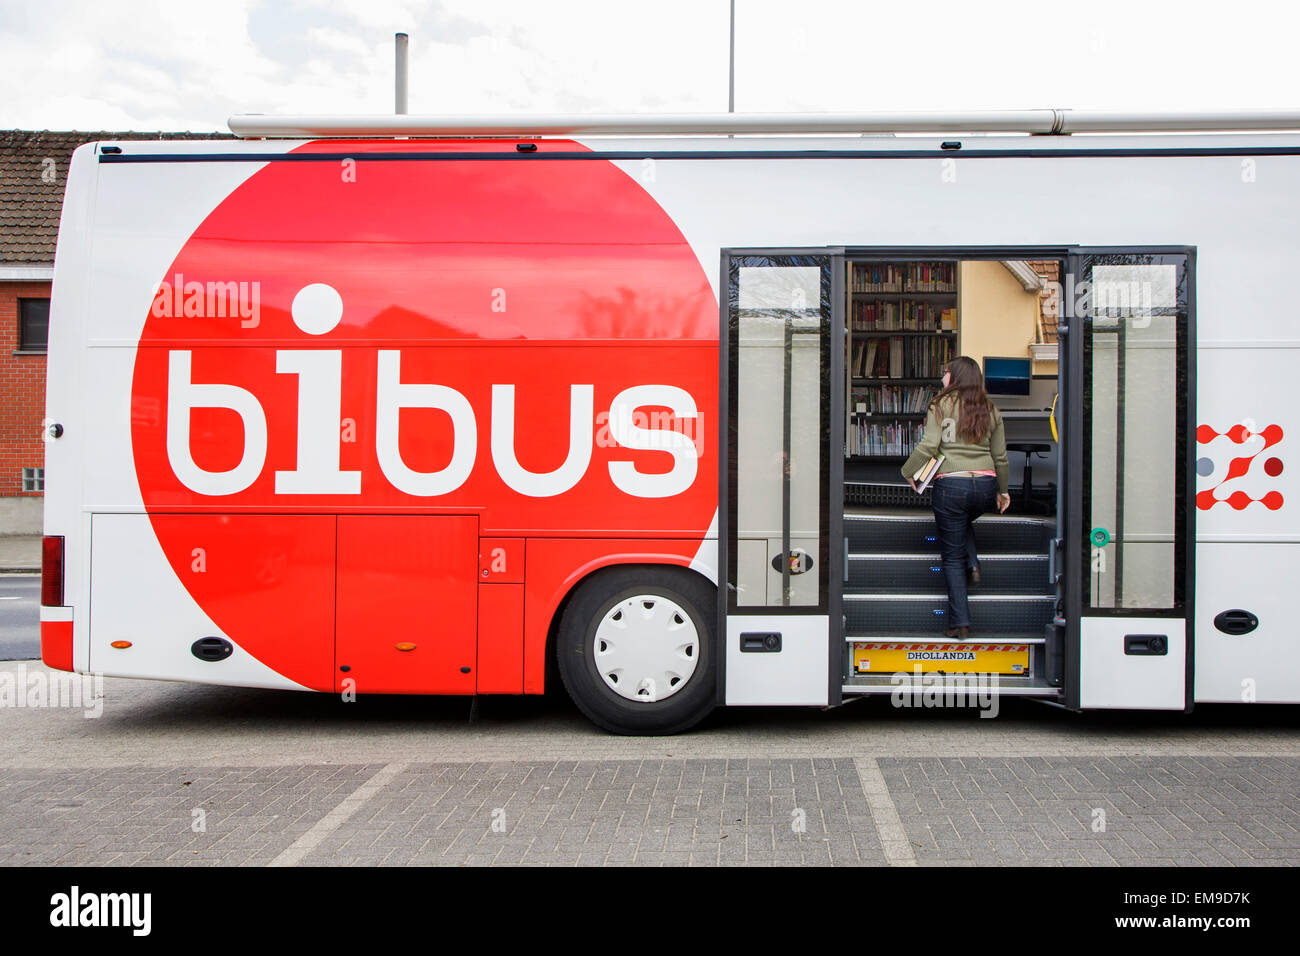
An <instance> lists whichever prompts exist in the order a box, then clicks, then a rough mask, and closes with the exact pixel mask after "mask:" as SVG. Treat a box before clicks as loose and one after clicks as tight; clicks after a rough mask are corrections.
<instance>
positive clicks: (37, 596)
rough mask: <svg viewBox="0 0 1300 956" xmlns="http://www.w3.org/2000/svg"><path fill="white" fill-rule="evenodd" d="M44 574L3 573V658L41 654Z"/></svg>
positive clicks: (0, 615) (0, 645)
mask: <svg viewBox="0 0 1300 956" xmlns="http://www.w3.org/2000/svg"><path fill="white" fill-rule="evenodd" d="M40 605H41V576H40V575H39V574H0V661H25V660H33V659H35V658H39V657H40V656H41V624H40V613H41V609H40Z"/></svg>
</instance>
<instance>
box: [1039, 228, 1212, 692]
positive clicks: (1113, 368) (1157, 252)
mask: <svg viewBox="0 0 1300 956" xmlns="http://www.w3.org/2000/svg"><path fill="white" fill-rule="evenodd" d="M1193 286H1194V251H1193V250H1191V249H1186V248H1175V249H1168V248H1161V249H1144V248H1140V249H1079V250H1076V251H1075V252H1074V254H1073V255H1071V256H1070V259H1069V269H1068V273H1067V276H1066V282H1065V283H1064V288H1063V294H1064V298H1065V307H1066V308H1065V315H1066V316H1067V328H1066V334H1065V336H1064V338H1065V348H1064V352H1063V356H1064V358H1065V365H1066V367H1065V369H1064V374H1063V376H1062V402H1063V403H1064V404H1065V406H1066V408H1067V415H1066V416H1065V418H1064V422H1063V428H1064V435H1063V436H1062V437H1063V446H1062V448H1063V451H1064V454H1065V456H1066V461H1065V462H1064V463H1063V465H1062V469H1061V474H1062V476H1063V479H1064V480H1065V482H1066V483H1067V484H1066V486H1065V487H1063V491H1062V502H1061V503H1062V505H1063V506H1064V507H1063V508H1062V510H1061V511H1060V512H1059V514H1060V520H1061V525H1060V527H1061V529H1062V530H1061V532H1059V536H1058V538H1057V545H1058V547H1057V548H1056V551H1055V555H1054V557H1056V559H1057V561H1058V567H1061V568H1062V578H1061V579H1060V583H1061V585H1062V588H1063V591H1064V598H1065V601H1064V606H1065V615H1064V621H1063V622H1062V621H1059V620H1058V625H1060V626H1063V627H1064V635H1063V637H1064V648H1063V650H1064V683H1065V704H1066V706H1068V707H1072V708H1076V709H1077V708H1134V709H1154V710H1183V709H1186V708H1188V707H1190V706H1191V702H1192V694H1191V687H1192V684H1191V675H1192V664H1193V661H1192V642H1191V635H1190V631H1189V627H1188V622H1189V621H1190V620H1191V617H1192V614H1191V612H1192V607H1191V604H1192V593H1193V590H1192V582H1193V554H1194V551H1193V543H1194V538H1195V534H1194V520H1195V518H1194V515H1195V511H1194V509H1193V508H1192V507H1191V505H1190V501H1189V494H1190V489H1192V488H1193V487H1194V486H1195V482H1194V479H1193V477H1192V469H1193V467H1194V461H1193V459H1194V451H1195V447H1196V444H1195V441H1194V435H1193V431H1192V430H1193V428H1194V427H1195V426H1194V422H1195V409H1194V407H1193V404H1194V401H1195V394H1196V388H1195V363H1194V355H1195V353H1194V351H1193V349H1194V346H1195V339H1194V315H1195V311H1194V291H1195V290H1194V287H1193Z"/></svg>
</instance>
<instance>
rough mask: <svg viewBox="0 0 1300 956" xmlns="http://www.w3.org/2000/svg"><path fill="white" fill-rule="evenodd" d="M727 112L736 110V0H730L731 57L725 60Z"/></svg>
mask: <svg viewBox="0 0 1300 956" xmlns="http://www.w3.org/2000/svg"><path fill="white" fill-rule="evenodd" d="M727 112H728V113H734V112H736V0H731V58H730V59H729V60H728V61H727Z"/></svg>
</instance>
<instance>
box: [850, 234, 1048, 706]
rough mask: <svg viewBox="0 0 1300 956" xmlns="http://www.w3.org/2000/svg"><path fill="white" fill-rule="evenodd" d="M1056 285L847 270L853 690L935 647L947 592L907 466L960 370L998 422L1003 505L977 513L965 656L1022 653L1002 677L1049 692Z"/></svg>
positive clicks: (876, 263) (1026, 275)
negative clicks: (895, 647) (935, 404)
mask: <svg viewBox="0 0 1300 956" xmlns="http://www.w3.org/2000/svg"><path fill="white" fill-rule="evenodd" d="M1063 270H1064V263H1061V262H1060V261H1059V260H1033V261H1030V262H1004V261H1001V260H996V259H984V260H962V261H953V260H947V261H944V260H924V261H923V260H894V261H886V260H883V259H871V260H856V259H854V260H850V261H849V262H848V264H847V268H846V272H847V276H846V291H845V298H846V302H845V312H844V315H845V327H846V345H845V349H846V352H845V360H846V361H845V369H846V376H847V377H848V379H849V381H848V382H847V383H846V385H845V388H846V398H847V402H846V419H847V421H846V423H845V425H846V429H845V431H846V440H845V463H844V526H843V527H844V541H843V544H842V547H843V550H844V553H845V555H846V564H845V580H844V591H843V615H844V629H845V640H846V648H847V649H848V651H849V653H846V661H845V671H846V674H845V676H846V681H847V683H848V684H857V683H864V684H867V683H870V682H872V681H873V677H872V672H877V671H884V670H885V669H886V668H884V667H879V666H873V665H872V661H873V660H878V661H880V662H882V663H884V662H887V668H888V669H896V668H897V666H898V661H899V660H901V659H902V658H900V657H899V656H898V655H897V654H885V653H882V649H883V650H889V649H890V645H889V644H888V642H889V641H890V640H891V639H892V640H895V641H899V642H912V643H911V644H909V645H904V644H903V643H900V644H899V649H900V650H902V648H903V647H904V646H911V647H916V646H919V645H917V644H916V643H915V642H917V641H924V642H927V643H928V642H932V641H933V642H940V643H941V642H943V641H944V638H943V632H944V630H945V628H946V627H947V624H946V621H947V613H948V603H947V591H946V587H945V583H944V575H943V568H942V564H941V561H940V557H939V546H938V539H937V533H936V529H935V524H934V518H933V514H932V512H931V510H930V492H929V490H928V489H927V491H926V492H925V493H924V494H922V495H917V494H916V493H915V492H914V491H913V490H912V489H911V488H910V487H909V486H908V484H907V481H906V480H905V478H904V477H903V475H902V473H901V466H902V464H903V462H904V461H905V460H906V458H907V457H908V455H909V454H910V453H911V451H912V449H913V448H914V447H915V446H916V444H917V443H918V442H919V440H920V437H921V434H922V432H923V431H924V426H925V409H926V407H927V405H928V403H929V400H930V398H931V397H932V396H933V395H934V394H936V392H937V391H938V389H939V387H940V376H942V374H943V365H944V364H945V363H946V362H947V361H948V360H949V359H950V358H952V357H955V356H957V355H967V356H970V357H971V358H972V359H974V360H975V361H976V362H977V363H978V364H979V365H980V366H981V368H982V369H983V370H984V371H985V373H986V379H987V382H988V388H989V392H990V398H991V399H992V400H993V401H994V403H995V404H996V405H997V407H998V409H999V410H1000V411H1001V412H1002V414H1003V418H1004V427H1005V433H1006V440H1007V449H1008V450H1007V459H1008V466H1009V469H1010V488H1009V491H1010V495H1011V502H1012V503H1011V507H1010V508H1009V509H1008V511H1007V512H1006V513H1005V514H1001V515H999V514H996V513H993V514H986V515H984V516H983V517H981V518H980V519H978V520H977V521H976V522H975V525H974V534H975V541H976V547H977V550H978V554H979V561H980V572H981V581H980V583H979V584H978V585H976V586H972V587H971V588H970V589H969V600H970V613H971V632H970V642H971V643H972V644H975V642H978V646H982V647H988V646H989V642H992V643H994V644H999V645H1014V646H1017V647H1019V648H1021V652H1020V653H1019V654H1018V655H1015V654H1013V655H1011V656H1010V657H1009V658H1008V660H1010V661H1012V662H1013V663H1010V664H1008V665H1007V666H1006V667H1005V668H1002V667H999V668H998V669H999V670H1002V671H1003V673H1004V674H1005V675H1006V676H1007V677H1009V678H1011V679H1012V680H1013V681H1014V680H1015V679H1017V678H1020V679H1023V680H1025V681H1027V682H1030V681H1032V683H1034V684H1040V683H1041V682H1042V680H1043V677H1042V675H1043V674H1044V672H1045V671H1046V670H1047V663H1046V660H1045V649H1044V647H1043V645H1044V644H1045V643H1046V642H1047V640H1049V639H1050V636H1049V637H1045V635H1050V633H1051V630H1050V628H1049V627H1048V625H1050V624H1051V623H1052V621H1053V619H1054V617H1055V614H1056V602H1057V593H1056V588H1055V585H1054V583H1053V582H1052V581H1051V580H1050V570H1049V565H1050V561H1049V548H1050V547H1051V543H1052V539H1053V538H1054V536H1055V534H1056V517H1055V515H1056V498H1057V486H1058V473H1057V455H1056V443H1055V441H1054V440H1053V438H1052V431H1051V424H1050V419H1049V416H1050V414H1051V408H1052V402H1053V399H1054V398H1055V396H1056V394H1057V371H1058V362H1057V360H1056V356H1055V339H1056V336H1055V304H1054V300H1053V299H1052V295H1053V286H1052V283H1053V282H1054V281H1059V279H1060V277H1061V276H1062V275H1063ZM1031 344H1032V345H1035V346H1037V348H1031ZM1044 353H1047V354H1048V355H1050V356H1051V358H1049V359H1044V358H1043V357H1042V356H1043V354H1044ZM882 642H885V643H882ZM981 657H984V658H985V660H987V655H983V654H982V655H981ZM908 660H911V657H909V658H908ZM909 666H910V665H909ZM984 666H985V665H984V663H981V665H980V668H979V669H983V668H984ZM955 669H956V670H958V671H961V670H971V671H974V670H976V668H975V667H970V668H965V667H960V666H958V667H956V668H955ZM924 670H926V671H930V670H935V671H941V672H952V671H953V670H954V667H953V665H951V664H936V665H933V666H929V665H927V666H925V667H924ZM877 679H878V678H877Z"/></svg>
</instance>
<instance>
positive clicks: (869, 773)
mask: <svg viewBox="0 0 1300 956" xmlns="http://www.w3.org/2000/svg"><path fill="white" fill-rule="evenodd" d="M853 765H854V766H855V767H857V769H858V779H859V780H860V781H862V791H863V792H864V793H865V794H866V795H867V806H869V807H870V808H871V818H872V819H873V820H875V821H876V832H877V833H878V834H879V835H880V846H881V849H883V850H884V851H885V862H886V863H888V864H889V865H890V866H916V854H915V853H913V852H912V841H911V840H909V839H908V838H907V830H905V829H904V828H903V821H901V820H900V819H899V818H898V808H897V807H895V806H894V798H893V797H891V796H890V795H889V787H888V786H886V784H885V775H884V774H882V773H881V772H880V766H879V765H878V764H877V763H876V758H875V757H855V758H854V760H853Z"/></svg>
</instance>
